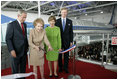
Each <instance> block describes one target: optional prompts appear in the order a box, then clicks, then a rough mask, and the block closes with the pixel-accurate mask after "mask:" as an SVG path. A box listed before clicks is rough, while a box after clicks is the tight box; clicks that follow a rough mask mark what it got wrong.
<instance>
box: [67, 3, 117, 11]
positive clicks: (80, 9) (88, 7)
mask: <svg viewBox="0 0 118 80" xmlns="http://www.w3.org/2000/svg"><path fill="white" fill-rule="evenodd" d="M114 4H117V2H113V3H108V4H103V5H98V6H95V7H87V8H82V9H77V10H73V11H69V12H68V13H72V12H76V11H81V10H87V9H92V8H98V7H104V6H109V5H114Z"/></svg>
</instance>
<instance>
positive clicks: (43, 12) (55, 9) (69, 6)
mask: <svg viewBox="0 0 118 80" xmlns="http://www.w3.org/2000/svg"><path fill="white" fill-rule="evenodd" d="M88 2H92V1H85V2H82V3H76V4H72V5H68V6H63V7H62V8H64V7H66V8H68V7H72V6H77V5H80V4H85V3H88ZM59 9H60V8H56V9H51V10H48V11H44V12H42V13H48V12H51V11H56V10H59Z"/></svg>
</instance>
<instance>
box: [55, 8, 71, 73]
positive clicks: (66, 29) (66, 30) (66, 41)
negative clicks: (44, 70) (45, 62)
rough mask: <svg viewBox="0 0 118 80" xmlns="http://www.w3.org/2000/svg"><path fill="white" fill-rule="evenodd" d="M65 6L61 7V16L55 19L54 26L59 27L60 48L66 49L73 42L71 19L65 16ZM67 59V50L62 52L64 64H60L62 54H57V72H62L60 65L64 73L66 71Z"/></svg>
mask: <svg viewBox="0 0 118 80" xmlns="http://www.w3.org/2000/svg"><path fill="white" fill-rule="evenodd" d="M67 12H68V11H67V8H62V9H61V18H59V19H57V21H56V24H55V25H56V26H58V27H60V30H61V39H62V49H63V50H65V49H68V48H69V47H70V46H72V43H73V28H72V27H73V24H72V21H71V20H70V19H68V18H66V16H67ZM68 60H69V52H67V53H65V54H64V66H63V65H62V54H59V59H58V66H59V72H62V67H63V69H64V71H65V72H66V73H68Z"/></svg>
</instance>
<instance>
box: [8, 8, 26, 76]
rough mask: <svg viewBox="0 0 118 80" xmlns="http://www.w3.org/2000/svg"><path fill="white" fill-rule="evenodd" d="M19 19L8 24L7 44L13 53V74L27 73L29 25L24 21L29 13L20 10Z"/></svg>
mask: <svg viewBox="0 0 118 80" xmlns="http://www.w3.org/2000/svg"><path fill="white" fill-rule="evenodd" d="M17 16H18V17H17V20H15V21H13V22H11V23H9V24H8V26H7V31H6V44H7V47H8V50H9V52H10V54H11V68H12V74H15V73H25V69H26V56H27V51H28V40H27V30H26V27H27V25H26V24H25V23H24V21H25V20H26V17H27V13H26V12H25V11H24V10H19V11H18V15H17Z"/></svg>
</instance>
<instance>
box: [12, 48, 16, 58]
mask: <svg viewBox="0 0 118 80" xmlns="http://www.w3.org/2000/svg"><path fill="white" fill-rule="evenodd" d="M11 55H12V57H14V58H16V52H15V51H14V50H12V51H11Z"/></svg>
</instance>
